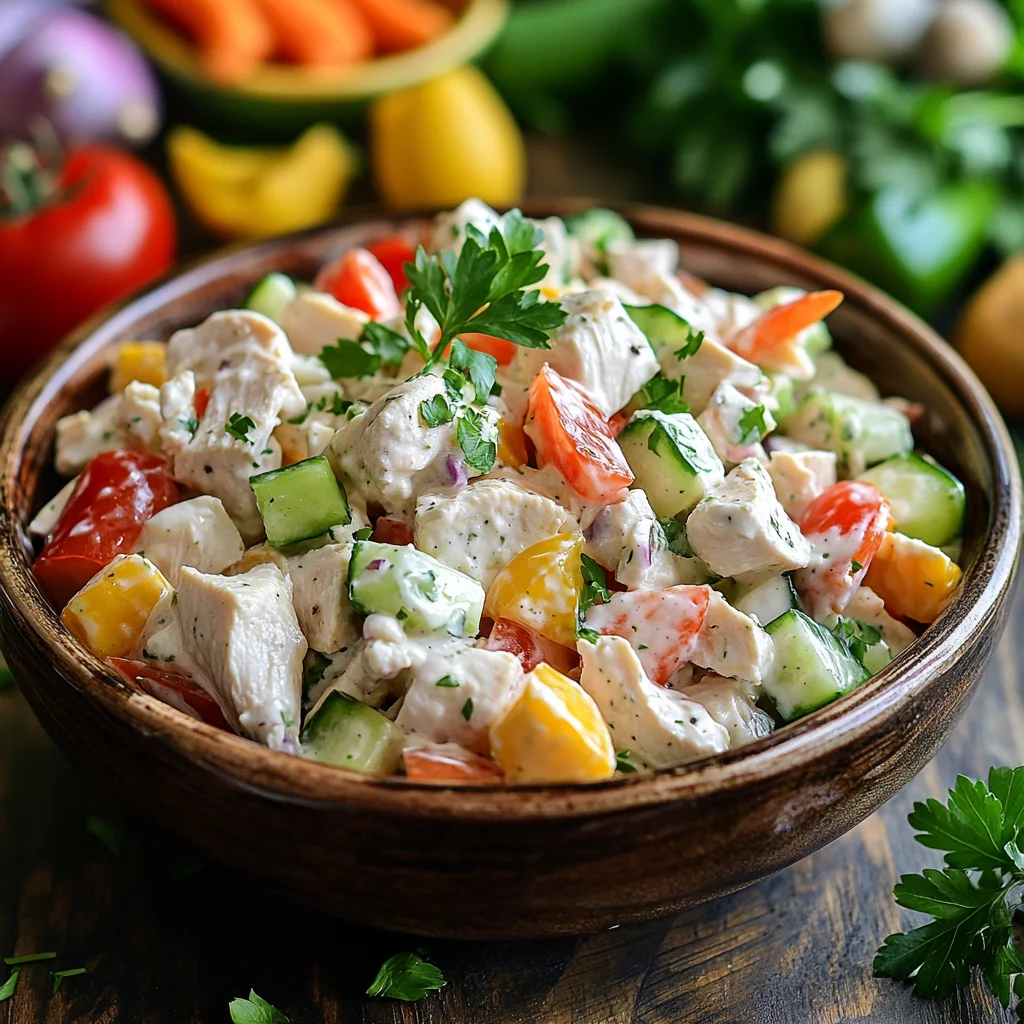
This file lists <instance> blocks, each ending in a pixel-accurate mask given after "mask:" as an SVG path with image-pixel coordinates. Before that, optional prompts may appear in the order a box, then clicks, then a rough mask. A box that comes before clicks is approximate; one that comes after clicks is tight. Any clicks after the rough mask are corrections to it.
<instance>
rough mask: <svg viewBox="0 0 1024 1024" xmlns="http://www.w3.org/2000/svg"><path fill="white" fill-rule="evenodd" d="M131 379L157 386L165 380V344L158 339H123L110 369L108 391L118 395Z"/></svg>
mask: <svg viewBox="0 0 1024 1024" xmlns="http://www.w3.org/2000/svg"><path fill="white" fill-rule="evenodd" d="M133 380H137V381H141V382H142V383H143V384H152V385H153V387H155V388H158V387H160V386H161V385H163V384H165V383H166V381H167V346H166V345H164V344H163V343H162V342H159V341H125V342H122V343H121V344H120V345H119V346H118V348H117V357H116V358H115V360H114V365H113V367H111V370H110V384H109V387H110V393H111V394H112V395H119V394H120V393H121V392H122V391H124V389H125V388H126V387H128V385H129V384H131V382H132V381H133Z"/></svg>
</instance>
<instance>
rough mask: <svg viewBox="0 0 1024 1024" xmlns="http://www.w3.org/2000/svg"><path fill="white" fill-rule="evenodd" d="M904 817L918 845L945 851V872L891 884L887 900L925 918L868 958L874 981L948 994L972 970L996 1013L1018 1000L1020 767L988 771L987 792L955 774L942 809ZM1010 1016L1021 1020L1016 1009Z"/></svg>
mask: <svg viewBox="0 0 1024 1024" xmlns="http://www.w3.org/2000/svg"><path fill="white" fill-rule="evenodd" d="M908 820H909V822H910V824H911V826H913V828H914V829H916V830H917V833H918V834H917V836H916V837H915V838H916V839H917V841H918V842H919V843H921V845H922V846H927V847H928V848H929V849H932V850H942V851H943V852H944V853H945V855H946V856H945V862H946V867H945V868H943V869H942V870H941V871H938V870H934V869H925V870H924V871H923V872H922V873H921V874H919V875H903V876H902V877H901V878H900V881H899V884H898V885H897V886H896V888H895V889H894V890H893V895H894V897H895V899H896V902H897V903H898V904H899V905H900V906H901V907H906V908H907V909H908V910H917V911H920V912H921V913H924V914H928V915H930V916H931V917H932V919H933V920H932V921H930V922H929V923H928V924H925V925H922V926H921V927H920V928H915V929H914V930H913V931H910V932H897V933H896V934H895V935H890V936H889V937H888V938H887V939H886V940H885V943H884V944H883V946H882V947H881V948H880V949H879V951H878V954H877V956H876V957H875V962H874V972H875V974H876V976H878V977H884V978H901V979H904V980H907V981H910V982H912V983H913V985H914V988H915V990H916V991H917V993H918V994H919V995H922V996H928V997H935V996H948V995H951V994H952V992H953V991H954V989H956V988H958V987H961V986H965V985H967V984H969V983H970V980H971V975H972V973H973V971H974V970H975V969H976V968H977V969H979V970H980V971H981V972H982V975H983V977H984V978H985V981H986V983H987V985H988V987H989V989H990V991H991V992H992V994H993V995H995V996H996V998H997V999H999V1001H1000V1002H1001V1003H1002V1004H1003V1006H1009V1005H1010V999H1011V995H1016V996H1017V997H1018V999H1019V1000H1020V999H1022V998H1024V959H1022V957H1021V954H1020V952H1019V950H1018V949H1017V947H1016V946H1015V945H1014V941H1013V924H1012V921H1013V916H1014V914H1015V913H1017V912H1018V911H1019V910H1020V909H1021V905H1022V903H1021V886H1024V849H1022V843H1024V835H1022V831H1024V768H1014V769H1010V768H993V769H991V771H990V772H989V776H988V785H986V784H985V783H984V782H972V781H971V780H970V779H967V778H964V776H960V777H959V778H957V781H956V787H955V788H954V789H952V790H950V793H949V802H948V805H945V804H942V803H940V802H939V801H938V800H934V799H933V800H928V801H926V802H925V803H917V804H914V810H913V812H912V813H911V814H910V816H909V818H908ZM1017 1017H1018V1020H1021V1021H1024V1002H1019V1003H1018V1007H1017Z"/></svg>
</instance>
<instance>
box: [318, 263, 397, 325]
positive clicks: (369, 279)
mask: <svg viewBox="0 0 1024 1024" xmlns="http://www.w3.org/2000/svg"><path fill="white" fill-rule="evenodd" d="M314 287H316V288H317V289H318V290H319V291H322V292H329V293H330V294H331V295H333V296H334V297H335V298H336V299H337V300H338V301H339V302H340V303H341V304H342V305H343V306H350V307H351V308H352V309H361V310H362V311H363V312H364V313H366V314H367V315H368V316H370V317H371V319H373V320H391V319H393V318H394V317H396V316H400V315H401V312H402V306H401V303H400V302H399V301H398V292H397V291H395V286H394V283H393V282H392V280H391V277H390V276H389V274H388V272H387V271H386V270H385V269H384V267H383V266H381V262H380V260H378V259H377V257H376V256H374V255H373V253H371V252H369V251H367V250H366V249H349V251H348V252H346V253H343V254H342V255H341V256H339V257H338V259H336V260H335V261H334V262H333V263H328V264H327V266H325V267H324V268H323V269H322V270H321V271H320V273H319V274H317V277H316V282H315V284H314Z"/></svg>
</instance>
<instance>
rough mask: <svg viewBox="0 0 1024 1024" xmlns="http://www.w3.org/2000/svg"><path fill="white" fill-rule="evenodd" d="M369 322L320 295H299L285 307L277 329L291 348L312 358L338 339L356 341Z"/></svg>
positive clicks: (311, 293)
mask: <svg viewBox="0 0 1024 1024" xmlns="http://www.w3.org/2000/svg"><path fill="white" fill-rule="evenodd" d="M369 320H370V318H369V317H368V316H367V315H366V314H365V313H364V312H363V311H362V310H361V309H352V308H351V307H350V306H345V305H342V303H340V302H339V301H338V300H337V299H336V298H335V297H334V296H333V295H327V294H326V293H324V292H301V293H300V294H299V295H297V296H296V297H295V298H294V299H292V301H291V302H289V303H288V305H287V306H286V307H285V310H284V313H283V315H282V316H281V328H282V330H283V331H284V333H285V334H286V335H287V336H288V340H289V341H290V342H291V346H292V348H293V349H294V350H295V351H296V352H298V353H300V354H302V355H309V356H315V355H319V353H320V352H321V351H322V350H323V349H324V348H325V347H326V346H328V345H333V344H335V343H336V342H337V341H338V340H339V339H340V338H345V339H346V340H348V341H358V339H359V337H360V336H361V335H362V333H363V328H364V327H365V326H366V324H367V323H368V322H369Z"/></svg>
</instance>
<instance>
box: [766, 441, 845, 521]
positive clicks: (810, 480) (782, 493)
mask: <svg viewBox="0 0 1024 1024" xmlns="http://www.w3.org/2000/svg"><path fill="white" fill-rule="evenodd" d="M768 473H769V475H770V476H771V478H772V483H773V484H774V485H775V494H776V496H777V497H778V499H779V501H780V503H781V504H782V507H783V508H784V509H785V510H786V514H787V515H788V516H789V517H790V519H792V520H794V521H796V520H799V518H800V517H801V516H802V515H803V514H804V509H806V508H807V506H808V505H810V503H811V502H812V501H814V499H815V498H816V497H818V495H819V494H822V493H824V492H825V491H826V490H827V489H828V488H829V487H831V486H832V485H833V484H834V483H835V482H836V455H835V452H823V451H815V450H813V449H812V450H810V451H805V452H786V451H773V452H772V455H771V460H770V461H769V463H768Z"/></svg>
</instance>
